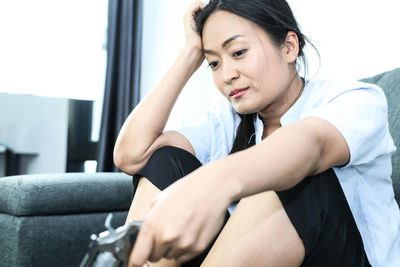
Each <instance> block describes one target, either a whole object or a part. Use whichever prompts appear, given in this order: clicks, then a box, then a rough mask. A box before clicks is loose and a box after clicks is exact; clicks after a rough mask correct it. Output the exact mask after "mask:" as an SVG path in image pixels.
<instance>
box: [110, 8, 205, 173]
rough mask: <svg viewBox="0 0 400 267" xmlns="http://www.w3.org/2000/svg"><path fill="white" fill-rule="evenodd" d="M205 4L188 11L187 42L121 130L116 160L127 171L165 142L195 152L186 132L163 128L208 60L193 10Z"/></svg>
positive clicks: (135, 169)
mask: <svg viewBox="0 0 400 267" xmlns="http://www.w3.org/2000/svg"><path fill="white" fill-rule="evenodd" d="M201 7H203V4H202V3H200V1H195V2H194V3H193V5H192V6H191V7H190V9H189V10H188V12H187V13H186V14H185V17H184V23H185V35H186V45H185V46H184V48H183V49H182V50H181V52H180V54H179V56H178V58H177V59H176V60H175V62H174V64H173V65H172V67H171V68H170V69H169V71H168V72H167V74H166V75H165V76H164V78H163V79H162V80H161V82H160V83H159V84H158V86H157V87H156V88H154V89H153V90H152V91H151V92H150V93H149V94H148V95H147V96H146V97H145V98H144V99H143V100H142V101H141V102H140V103H139V104H138V105H137V106H136V107H135V109H134V110H133V111H132V112H131V114H130V115H129V116H128V118H127V119H126V121H125V122H124V124H123V126H122V128H121V130H120V133H119V135H118V138H117V141H116V144H115V147H114V164H115V165H116V166H117V167H118V168H119V169H120V170H122V171H123V172H125V173H128V174H134V173H136V172H137V171H138V170H140V169H141V168H142V167H143V166H144V165H145V163H146V162H147V159H148V158H149V157H150V156H151V155H152V153H153V152H154V151H155V150H156V149H157V148H159V147H162V146H166V145H173V146H177V147H180V148H183V149H185V150H187V151H189V152H191V153H192V154H194V150H193V147H192V145H191V144H190V142H189V141H188V140H187V139H186V138H185V137H184V136H183V135H181V134H180V133H178V132H174V131H171V132H163V131H164V127H165V125H166V123H167V120H168V117H169V114H170V113H171V110H172V108H173V106H174V104H175V102H176V100H177V98H178V96H179V94H180V92H181V91H182V89H183V87H184V86H185V84H186V82H187V81H188V80H189V78H190V77H191V76H192V74H193V73H194V72H195V71H196V70H197V69H198V68H199V66H200V65H201V63H202V62H203V60H204V56H203V53H202V44H201V39H200V36H199V35H198V34H197V33H196V32H195V31H194V30H193V29H194V28H193V27H192V26H193V23H194V21H193V11H195V10H197V9H199V8H201Z"/></svg>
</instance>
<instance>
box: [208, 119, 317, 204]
mask: <svg viewBox="0 0 400 267" xmlns="http://www.w3.org/2000/svg"><path fill="white" fill-rule="evenodd" d="M321 151H322V146H321V142H320V140H319V139H318V138H315V137H314V136H313V135H312V134H310V133H309V129H304V128H302V127H298V126H297V125H293V126H287V127H283V128H280V129H278V130H277V131H275V132H274V133H273V134H271V135H270V136H269V137H267V138H266V139H264V140H263V141H262V142H261V143H260V144H258V145H256V146H253V147H251V148H249V149H246V150H243V151H241V152H238V153H235V154H233V155H230V156H228V157H226V158H223V159H221V160H218V161H215V162H213V163H210V164H209V165H208V166H207V169H208V170H207V169H206V170H205V171H211V172H212V173H213V174H212V177H213V179H215V180H214V181H210V182H211V183H212V184H216V185H221V184H223V185H224V190H225V191H224V193H226V194H227V196H228V198H230V200H231V201H234V200H238V199H240V198H242V197H246V196H249V195H253V194H256V193H259V192H263V191H267V190H285V189H288V188H291V187H293V186H295V185H296V184H298V183H299V182H300V181H301V180H302V179H304V177H306V176H308V175H311V174H313V173H316V172H318V171H319V170H320V167H321V161H320V159H321V157H320V156H321V153H322V152H321ZM210 177H211V176H210Z"/></svg>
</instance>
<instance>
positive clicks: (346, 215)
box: [133, 146, 370, 267]
mask: <svg viewBox="0 0 400 267" xmlns="http://www.w3.org/2000/svg"><path fill="white" fill-rule="evenodd" d="M200 166H202V164H201V163H200V161H199V160H198V159H197V158H196V157H194V156H193V155H192V154H191V153H189V152H187V151H185V150H183V149H180V148H177V147H171V146H165V147H161V148H160V149H158V150H156V151H155V152H154V153H153V155H152V156H151V157H150V159H149V160H148V162H147V164H146V165H145V166H144V167H143V168H142V169H141V170H140V171H139V172H138V173H137V174H135V175H134V176H133V184H134V190H136V188H137V185H138V182H139V178H140V177H146V178H147V179H148V180H149V181H150V182H151V183H152V184H153V185H155V186H156V187H157V188H158V189H160V190H164V189H165V188H167V187H168V186H169V185H171V184H172V183H174V182H175V181H177V180H178V179H180V178H182V177H184V176H186V175H187V174H189V173H190V172H192V171H194V170H195V169H197V168H198V167H200ZM276 193H277V195H278V196H279V199H280V200H281V202H282V204H283V206H284V208H285V211H286V213H287V214H288V216H289V219H290V220H291V222H292V224H293V226H294V227H295V229H296V230H297V233H298V234H299V236H300V238H301V239H302V240H303V244H304V247H305V258H304V261H303V264H302V266H370V264H369V262H368V259H367V256H366V254H365V251H364V246H363V243H362V239H361V236H360V233H359V231H358V229H357V226H356V224H355V221H354V218H353V216H352V213H351V211H350V208H349V206H348V204H347V201H346V198H345V196H344V193H343V191H342V188H341V186H340V184H339V181H338V179H337V177H336V175H335V173H334V171H333V170H332V169H329V170H327V171H325V172H323V173H321V174H319V175H316V176H310V177H307V178H305V179H304V180H303V181H302V182H300V183H299V184H298V185H296V186H295V187H293V188H291V189H289V190H286V191H280V192H276ZM228 218H229V213H228V212H227V214H226V221H227V220H228ZM214 242H215V240H214V241H213V242H211V244H210V246H209V247H208V248H207V249H206V250H205V251H204V252H203V253H202V254H201V255H199V256H197V257H196V258H194V259H192V260H191V261H189V262H187V263H184V264H183V265H182V266H184V267H185V266H186V267H187V266H200V265H201V263H202V262H203V260H204V259H205V257H206V256H207V254H208V252H209V250H210V249H211V247H212V245H213V243H214ZM266 253H268V252H266Z"/></svg>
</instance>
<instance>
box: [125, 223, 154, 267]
mask: <svg viewBox="0 0 400 267" xmlns="http://www.w3.org/2000/svg"><path fill="white" fill-rule="evenodd" d="M153 247H154V236H153V231H152V230H151V228H150V227H149V226H148V225H147V224H145V223H143V225H142V227H141V229H140V231H139V234H138V237H137V238H136V242H135V245H134V247H133V251H132V253H131V255H130V257H129V265H128V266H129V267H136V266H143V265H144V264H145V263H146V261H147V260H148V259H149V258H150V256H151V254H152V251H153Z"/></svg>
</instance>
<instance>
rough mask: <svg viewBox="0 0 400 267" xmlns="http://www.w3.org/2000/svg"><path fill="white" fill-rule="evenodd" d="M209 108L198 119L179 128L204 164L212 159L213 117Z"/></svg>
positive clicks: (178, 130)
mask: <svg viewBox="0 0 400 267" xmlns="http://www.w3.org/2000/svg"><path fill="white" fill-rule="evenodd" d="M210 115H211V114H210V112H209V110H205V111H204V112H203V113H202V115H201V116H200V117H199V118H197V119H196V120H193V121H190V122H188V123H186V124H184V125H182V126H181V127H179V128H178V129H176V131H177V132H179V133H181V134H182V135H183V136H185V137H186V138H187V139H188V140H189V142H190V143H191V145H192V146H193V149H194V152H195V154H196V157H197V158H198V159H199V161H200V162H201V163H202V164H205V163H207V162H208V161H210V152H211V142H212V140H211V138H212V134H211V131H212V128H213V125H212V123H211V122H212V119H211V118H210Z"/></svg>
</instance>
